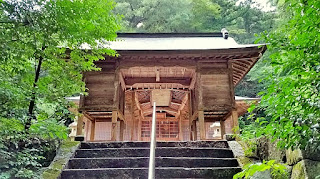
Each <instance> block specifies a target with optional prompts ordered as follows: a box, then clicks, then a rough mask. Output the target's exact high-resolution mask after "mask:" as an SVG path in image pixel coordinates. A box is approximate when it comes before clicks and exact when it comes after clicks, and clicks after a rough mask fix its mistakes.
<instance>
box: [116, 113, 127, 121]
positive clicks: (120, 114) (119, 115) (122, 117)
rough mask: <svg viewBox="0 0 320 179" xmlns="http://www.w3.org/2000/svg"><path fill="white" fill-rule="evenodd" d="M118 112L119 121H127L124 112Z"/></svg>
mask: <svg viewBox="0 0 320 179" xmlns="http://www.w3.org/2000/svg"><path fill="white" fill-rule="evenodd" d="M117 112H118V117H119V119H120V120H122V121H125V120H126V119H125V117H124V115H123V114H122V112H121V111H119V110H118V111H117Z"/></svg>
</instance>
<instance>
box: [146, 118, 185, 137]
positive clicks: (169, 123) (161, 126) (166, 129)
mask: <svg viewBox="0 0 320 179" xmlns="http://www.w3.org/2000/svg"><path fill="white" fill-rule="evenodd" d="M151 123H152V121H151V119H147V120H142V121H141V140H142V141H150V135H151ZM156 135H157V141H179V135H182V134H179V120H178V119H175V118H174V117H172V118H170V117H167V118H162V119H161V118H160V119H157V133H156Z"/></svg>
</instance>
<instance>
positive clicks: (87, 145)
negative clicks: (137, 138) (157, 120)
mask: <svg viewBox="0 0 320 179" xmlns="http://www.w3.org/2000/svg"><path fill="white" fill-rule="evenodd" d="M133 147H140V148H143V147H145V148H149V147H150V142H82V143H81V145H80V148H81V149H95V148H133ZM157 147H210V148H228V147H229V146H228V143H227V141H223V140H221V141H190V142H157Z"/></svg>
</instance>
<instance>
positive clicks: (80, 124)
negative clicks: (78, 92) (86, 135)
mask: <svg viewBox="0 0 320 179" xmlns="http://www.w3.org/2000/svg"><path fill="white" fill-rule="evenodd" d="M83 119H84V115H83V114H81V113H79V114H78V122H77V136H80V135H83V134H82V129H83Z"/></svg>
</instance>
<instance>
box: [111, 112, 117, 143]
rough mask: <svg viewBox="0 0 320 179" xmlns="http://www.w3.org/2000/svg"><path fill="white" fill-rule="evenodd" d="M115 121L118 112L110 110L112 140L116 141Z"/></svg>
mask: <svg viewBox="0 0 320 179" xmlns="http://www.w3.org/2000/svg"><path fill="white" fill-rule="evenodd" d="M117 121H118V112H117V111H112V128H111V140H112V141H116V139H117Z"/></svg>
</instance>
